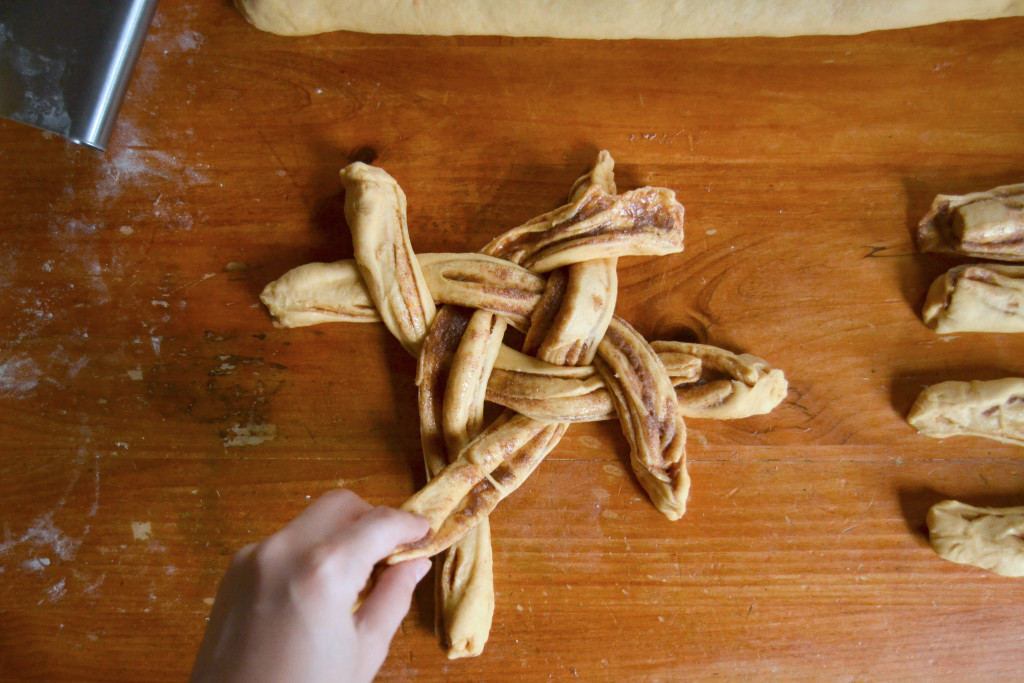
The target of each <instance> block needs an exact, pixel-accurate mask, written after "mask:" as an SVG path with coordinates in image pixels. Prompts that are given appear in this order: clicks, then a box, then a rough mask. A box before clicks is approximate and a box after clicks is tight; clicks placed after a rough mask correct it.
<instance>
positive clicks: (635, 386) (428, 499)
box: [260, 152, 787, 657]
mask: <svg viewBox="0 0 1024 683" xmlns="http://www.w3.org/2000/svg"><path fill="white" fill-rule="evenodd" d="M613 168H614V161H613V160H612V158H611V156H610V155H609V154H608V153H607V152H601V153H600V155H599V156H598V159H597V162H596V164H595V165H594V167H593V168H592V170H591V171H590V172H589V173H588V174H586V175H584V176H583V177H581V178H580V179H579V180H577V181H576V183H575V184H574V185H573V188H572V190H571V191H570V194H569V202H568V203H567V204H566V205H565V206H562V207H560V208H558V209H555V210H554V211H551V212H548V213H546V214H543V215H541V216H538V217H537V218H535V219H533V220H531V221H528V222H527V223H525V224H523V225H521V226H519V227H517V228H514V229H512V230H509V231H508V232H506V233H504V234H503V235H500V236H499V237H497V238H495V239H494V240H492V241H491V242H490V243H489V244H488V245H486V246H485V247H484V248H483V249H482V250H481V252H480V253H475V254H469V253H467V254H418V255H417V254H414V253H413V251H412V248H411V245H410V241H409V237H408V229H407V223H406V216H405V211H406V202H405V195H404V193H403V192H402V190H401V188H400V187H399V186H398V184H397V183H396V182H395V181H394V179H392V178H391V176H389V175H388V174H387V173H385V172H384V171H382V170H380V169H376V168H372V167H369V166H366V165H365V164H361V163H356V164H352V165H350V166H348V167H346V168H345V169H344V170H343V171H342V172H341V176H342V181H343V183H344V185H345V190H346V207H345V215H346V220H347V222H348V224H349V227H350V229H351V230H352V234H353V244H354V246H355V260H354V261H337V262H334V263H313V264H307V265H305V266H300V267H298V268H295V269H293V270H291V271H289V272H288V273H286V274H285V275H284V276H282V277H281V278H280V279H279V280H277V281H275V282H272V283H270V284H269V285H267V287H266V288H265V289H264V291H263V293H262V295H261V297H260V298H261V299H262V301H263V302H264V303H265V304H266V306H267V308H268V310H269V311H270V313H271V315H272V317H273V319H274V324H275V325H277V326H278V327H298V326H303V325H312V324H318V323H321V322H332V321H346V322H373V321H383V322H384V323H385V325H387V327H388V329H389V330H390V331H391V332H392V334H394V335H395V337H396V338H397V339H398V340H399V341H400V342H401V343H402V345H403V346H404V347H405V348H406V349H407V350H408V351H409V352H410V353H411V354H413V355H414V356H416V357H417V358H418V365H417V385H418V388H419V399H418V400H419V417H420V434H421V442H422V449H423V456H424V463H425V465H426V469H427V476H428V482H427V485H426V486H424V488H422V489H421V490H420V491H418V492H417V493H416V494H414V495H413V496H412V497H411V498H409V500H407V501H406V503H405V504H404V505H403V506H402V507H403V509H405V510H408V511H412V512H416V513H419V514H421V515H423V516H425V517H427V518H428V519H429V520H430V523H431V524H430V532H429V533H428V534H427V535H426V536H425V537H424V538H423V539H421V540H420V541H418V542H416V543H413V544H410V545H409V546H406V547H404V548H400V549H398V550H397V551H396V552H395V553H394V554H393V555H392V556H391V557H390V558H389V560H388V561H389V562H399V561H402V560H405V559H410V558H413V557H419V556H432V555H433V556H437V557H438V558H439V559H438V560H437V561H438V571H437V574H436V575H437V578H438V583H437V592H438V624H439V631H440V633H441V634H442V640H443V641H444V643H445V647H446V648H447V649H448V655H449V657H459V656H469V655H475V654H479V652H480V651H481V650H482V648H483V644H484V642H485V641H486V639H487V634H488V633H487V632H488V630H489V626H490V621H491V616H492V613H493V607H494V595H493V570H492V564H491V563H492V557H491V548H490V531H489V526H488V524H487V517H488V515H489V513H490V512H491V511H492V510H493V509H494V508H495V506H496V505H497V504H498V503H499V502H500V501H501V500H502V499H503V498H504V497H506V496H507V495H509V494H510V493H511V492H512V491H514V490H515V489H516V488H518V487H519V486H520V485H521V484H522V483H523V481H525V479H526V478H527V477H528V476H529V475H530V473H531V472H532V471H533V470H534V469H535V468H536V467H537V466H538V465H539V464H540V462H541V461H542V460H543V459H544V457H545V456H547V454H548V453H549V452H550V451H551V450H552V449H553V448H554V447H555V446H556V445H557V444H558V442H559V441H560V440H561V438H562V436H563V435H564V434H565V431H566V429H567V428H568V426H569V425H570V424H571V423H572V422H579V421H592V420H606V419H612V418H616V417H617V418H618V420H619V422H620V425H621V426H622V429H623V432H624V433H625V435H626V438H627V439H628V441H629V443H630V462H631V464H632V468H633V471H634V473H635V474H636V476H637V480H638V481H639V482H640V484H641V485H642V486H643V488H644V489H645V490H646V491H647V493H648V495H649V496H650V498H651V500H652V501H653V502H654V504H655V505H656V507H657V508H658V509H659V510H660V511H661V512H662V513H664V514H665V515H666V516H667V517H668V518H669V519H678V518H679V517H680V516H682V514H683V513H684V512H685V509H686V498H687V495H688V491H689V477H688V475H687V473H686V450H685V443H686V426H685V423H684V422H683V420H684V417H714V418H719V419H730V418H738V417H746V416H748V415H755V414H763V413H766V412H769V411H770V410H771V409H772V408H774V407H775V406H776V405H777V404H778V403H779V402H781V401H782V400H783V398H784V397H785V394H786V388H787V384H786V380H785V377H784V375H783V374H782V373H781V371H779V370H774V369H772V368H771V367H769V366H768V364H767V363H765V362H764V361H763V360H761V359H759V358H756V357H755V356H750V355H747V354H743V355H736V354H732V353H730V352H728V351H725V350H724V349H718V348H716V347H713V346H709V345H702V344H684V343H679V342H655V343H654V344H649V343H648V342H647V341H646V340H645V339H644V338H643V336H642V335H640V334H639V333H638V332H637V331H636V330H634V329H633V328H632V327H631V326H630V325H629V324H628V323H627V322H626V321H625V320H623V319H621V318H619V317H617V316H615V315H614V310H615V302H616V294H617V289H618V286H617V276H616V263H617V259H618V257H619V256H625V255H652V256H656V255H662V254H670V253H675V252H679V251H681V250H682V248H683V230H682V225H683V207H682V206H681V205H680V204H679V203H678V202H677V201H676V200H675V195H674V193H673V192H672V191H670V190H666V189H663V188H650V187H644V188H639V189H637V190H632V191H630V192H626V193H623V194H617V191H616V187H615V181H614V173H613ZM438 305H440V308H438V307H437V306H438ZM507 326H511V327H513V328H515V329H517V330H519V331H521V332H523V333H525V338H524V342H523V346H522V350H521V351H517V350H514V349H512V348H510V347H508V346H505V345H504V344H503V343H502V340H503V337H504V333H505V329H506V327H507ZM485 400H486V401H491V402H493V403H496V404H498V405H501V406H504V407H505V410H504V411H503V412H502V413H501V414H500V415H499V416H498V418H497V419H495V420H494V421H493V422H492V423H491V424H490V425H486V426H485V425H484V424H483V422H484V420H483V407H484V402H485Z"/></svg>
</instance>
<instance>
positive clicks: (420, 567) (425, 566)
mask: <svg viewBox="0 0 1024 683" xmlns="http://www.w3.org/2000/svg"><path fill="white" fill-rule="evenodd" d="M413 562H415V563H416V566H415V567H414V571H415V576H416V583H419V582H420V581H421V580H422V579H423V577H424V576H426V575H427V572H429V571H430V560H428V559H427V558H425V557H421V558H419V559H416V560H413Z"/></svg>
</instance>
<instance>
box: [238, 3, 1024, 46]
mask: <svg viewBox="0 0 1024 683" xmlns="http://www.w3.org/2000/svg"><path fill="white" fill-rule="evenodd" d="M235 4H236V6H237V7H238V9H239V11H241V13H242V15H243V16H245V18H246V19H247V20H248V21H249V22H250V23H252V24H253V25H254V26H256V27H257V28H259V29H261V30H264V31H270V32H271V33H277V34H280V35H285V36H301V35H311V34H315V33H326V32H329V31H358V32H362V33H397V34H402V33H404V34H414V35H500V36H548V37H552V38H591V39H620V38H655V39H670V40H672V39H680V38H737V37H743V36H772V37H784V36H798V35H844V34H855V33H864V32H866V31H879V30H884V29H897V28H907V27H909V26H922V25H925V24H937V23H940V22H945V21H960V20H964V19H995V18H997V17H1010V16H1018V15H1021V14H1024V3H1022V2H1021V1H1020V0H902V1H901V2H891V1H890V0H788V1H780V0H635V1H634V2H622V1H621V0H562V1H561V2H551V1H550V0H518V1H517V2H508V1H507V0H374V1H373V2H362V1H360V0H236V1H235Z"/></svg>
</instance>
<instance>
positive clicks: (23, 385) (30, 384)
mask: <svg viewBox="0 0 1024 683" xmlns="http://www.w3.org/2000/svg"><path fill="white" fill-rule="evenodd" d="M39 375H40V373H39V366H38V365H36V362H35V361H34V360H32V359H31V358H29V357H28V356H17V355H15V356H11V357H10V358H7V359H6V360H4V361H0V396H3V397H11V398H17V399H23V398H25V397H27V396H29V395H31V394H32V390H33V389H35V388H36V386H37V385H38V384H39Z"/></svg>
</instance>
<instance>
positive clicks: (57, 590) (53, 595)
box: [46, 579, 68, 602]
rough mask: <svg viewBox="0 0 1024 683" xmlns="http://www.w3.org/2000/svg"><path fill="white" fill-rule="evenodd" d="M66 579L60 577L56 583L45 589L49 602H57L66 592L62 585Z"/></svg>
mask: <svg viewBox="0 0 1024 683" xmlns="http://www.w3.org/2000/svg"><path fill="white" fill-rule="evenodd" d="M66 581H67V579H61V580H60V581H58V582H57V583H55V584H53V585H52V586H50V588H49V589H48V590H47V591H46V597H47V598H48V599H49V600H50V602H57V601H58V600H60V599H61V598H63V597H64V596H65V595H66V594H67V592H68V589H67V587H66V586H65V585H64V584H65V582H66Z"/></svg>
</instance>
